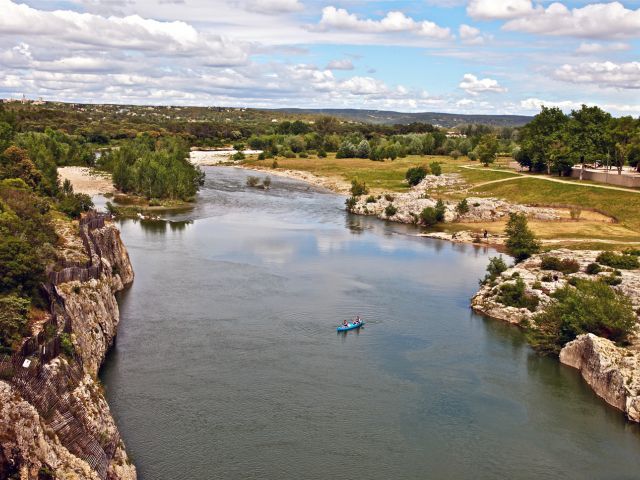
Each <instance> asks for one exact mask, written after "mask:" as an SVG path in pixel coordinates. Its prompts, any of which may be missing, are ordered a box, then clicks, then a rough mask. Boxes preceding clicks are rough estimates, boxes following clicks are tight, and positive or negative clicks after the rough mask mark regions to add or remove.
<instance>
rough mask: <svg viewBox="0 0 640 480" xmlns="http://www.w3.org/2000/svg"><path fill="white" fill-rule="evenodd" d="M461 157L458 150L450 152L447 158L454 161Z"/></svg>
mask: <svg viewBox="0 0 640 480" xmlns="http://www.w3.org/2000/svg"><path fill="white" fill-rule="evenodd" d="M461 155H462V154H461V153H460V150H451V152H450V153H449V156H450V157H451V158H453V159H454V160H457V159H458V158H460V156H461Z"/></svg>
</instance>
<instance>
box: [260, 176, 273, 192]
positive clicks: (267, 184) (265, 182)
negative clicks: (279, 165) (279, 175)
mask: <svg viewBox="0 0 640 480" xmlns="http://www.w3.org/2000/svg"><path fill="white" fill-rule="evenodd" d="M262 186H263V187H264V188H267V189H268V188H269V187H270V186H271V178H269V177H265V179H264V180H262Z"/></svg>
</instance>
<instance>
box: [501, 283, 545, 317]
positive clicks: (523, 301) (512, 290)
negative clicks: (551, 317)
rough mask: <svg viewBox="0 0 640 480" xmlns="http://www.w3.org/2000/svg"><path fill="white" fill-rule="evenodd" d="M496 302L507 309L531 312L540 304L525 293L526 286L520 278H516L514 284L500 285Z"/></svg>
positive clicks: (532, 296)
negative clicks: (512, 308)
mask: <svg viewBox="0 0 640 480" xmlns="http://www.w3.org/2000/svg"><path fill="white" fill-rule="evenodd" d="M497 300H498V301H499V302H500V303H502V304H503V305H505V306H507V307H515V308H526V309H527V310H529V311H531V312H534V311H535V310H536V308H537V307H538V303H540V299H539V298H538V297H537V296H535V295H530V294H528V293H526V286H525V284H524V281H523V280H522V279H521V278H517V279H516V281H515V283H505V284H503V285H501V286H500V293H499V294H498V298H497Z"/></svg>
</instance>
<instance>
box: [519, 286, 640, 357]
mask: <svg viewBox="0 0 640 480" xmlns="http://www.w3.org/2000/svg"><path fill="white" fill-rule="evenodd" d="M576 280H577V282H576V286H575V287H572V286H565V287H563V288H561V289H558V290H557V291H556V292H555V293H553V295H552V297H553V299H554V300H553V302H552V303H551V305H549V306H548V308H547V309H546V310H545V311H544V312H543V313H541V314H539V315H537V316H536V317H535V318H534V320H535V324H536V325H537V328H532V329H531V330H529V331H528V333H527V335H528V337H529V340H530V342H531V344H532V345H533V346H534V348H536V349H538V350H540V351H543V352H546V353H553V354H558V353H559V352H560V349H561V348H562V347H563V346H564V345H565V344H566V343H567V342H570V341H571V340H573V339H574V338H576V337H577V336H578V335H581V334H583V333H593V334H595V335H598V336H601V337H605V338H609V339H610V340H613V341H614V342H625V341H626V340H627V337H628V335H629V333H631V331H632V330H633V328H634V326H635V324H636V315H635V313H634V311H633V307H632V305H631V301H630V300H629V298H627V297H626V296H624V295H623V294H621V293H618V292H616V291H615V290H613V289H612V288H611V287H609V286H608V285H607V284H605V283H603V282H600V281H592V280H580V279H576Z"/></svg>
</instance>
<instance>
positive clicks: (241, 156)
mask: <svg viewBox="0 0 640 480" xmlns="http://www.w3.org/2000/svg"><path fill="white" fill-rule="evenodd" d="M245 158H246V157H245V155H244V153H242V152H236V153H234V154H233V155H232V156H231V160H233V161H234V162H239V161H240V160H244V159H245Z"/></svg>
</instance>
